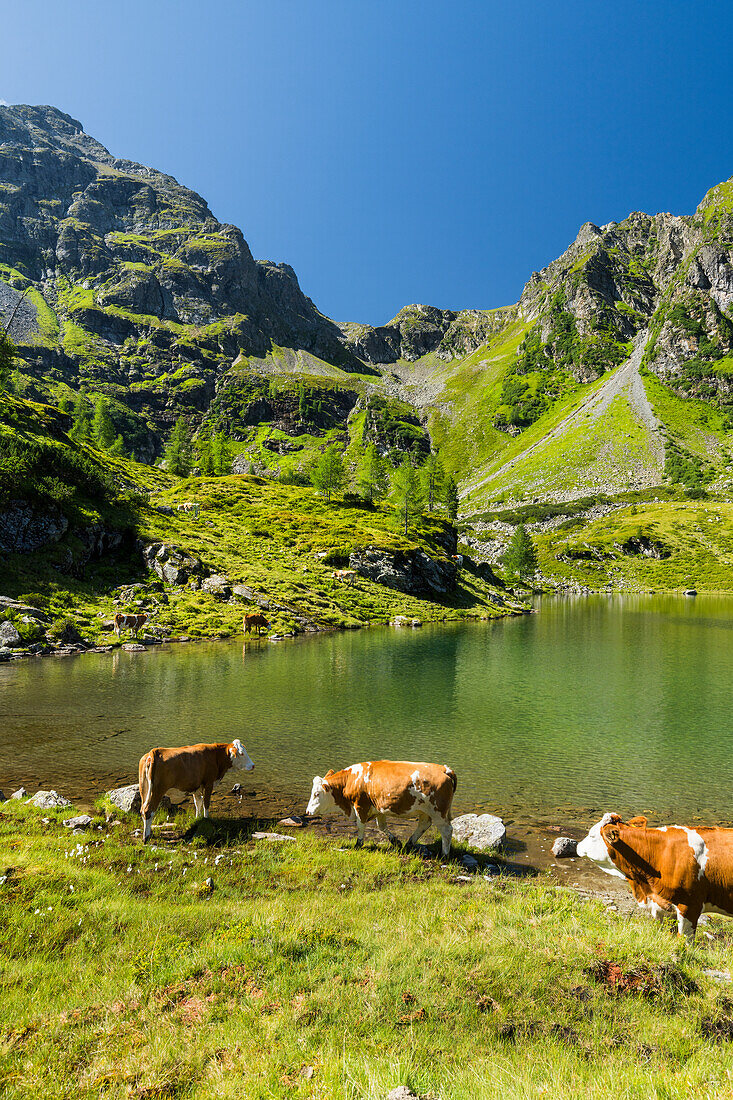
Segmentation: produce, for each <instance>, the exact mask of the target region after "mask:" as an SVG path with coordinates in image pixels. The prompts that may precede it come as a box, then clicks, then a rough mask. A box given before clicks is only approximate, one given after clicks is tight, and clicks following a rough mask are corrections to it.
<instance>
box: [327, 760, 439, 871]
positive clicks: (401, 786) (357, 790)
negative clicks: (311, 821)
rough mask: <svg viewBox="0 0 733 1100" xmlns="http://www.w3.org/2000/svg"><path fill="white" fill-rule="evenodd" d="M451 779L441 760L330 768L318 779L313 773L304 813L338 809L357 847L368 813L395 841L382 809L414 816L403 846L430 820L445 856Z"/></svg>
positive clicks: (401, 814) (395, 813)
mask: <svg viewBox="0 0 733 1100" xmlns="http://www.w3.org/2000/svg"><path fill="white" fill-rule="evenodd" d="M456 782H457V781H456V774H455V772H454V771H452V770H451V768H449V767H447V766H446V765H445V764H416V763H410V762H409V761H406V760H368V761H366V763H363V764H352V765H351V767H350V768H344V769H343V770H342V771H340V772H334V771H329V772H327V773H326V775H325V776H324V777H323V778H321V776H320V775H317V776H316V777H315V779H314V780H313V789H312V790H311V797H310V802H309V803H308V809H307V810H306V813H307V814H309V815H310V816H318V815H320V814H324V813H328V812H329V811H331V810H341V812H342V813H344V814H345V815H346V816H347V817H350V818H352V819H353V820H354V822H355V823H356V833H357V841H356V846H357V848H360V847H361V845H362V844H363V843H364V831H365V829H366V824H367V822H368V821H370V820H371V819H372V818H376V820H377V825H378V826H379V828H380V829H381V830H382V832H383V833H384V834H385V835H386V836H387V838H388V839H389V841H390V842H391V843H393V844H394V843H397V838H396V837H395V836H394V835H393V833H391V832H390V831H389V829H388V828H387V821H386V817H387V814H393V815H394V816H396V817H408V816H409V817H412V816H416V817H417V828H416V829H415V831H414V833H413V834H412V836H411V837H410V839H409V840H408V842H407V845H408V847H409V845H411V844H416V843H417V841H418V840H419V838H420V837H421V836H422V835H423V833H424V832H425V830H426V829H429V828H430V826H431V825H435V826H436V828H437V829H438V832H439V833H440V836H441V839H442V844H443V855H444V856H447V855H448V854H449V852H450V843H451V837H452V836H453V826H452V825H451V823H450V821H451V813H450V811H451V803H452V802H453V795H454V793H455V789H456Z"/></svg>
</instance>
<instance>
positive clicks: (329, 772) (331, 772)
mask: <svg viewBox="0 0 733 1100" xmlns="http://www.w3.org/2000/svg"><path fill="white" fill-rule="evenodd" d="M335 774H336V772H335V771H334V770H333V768H329V769H328V771H327V772H326V774H325V775H324V777H323V778H324V779H328V777H329V775H335Z"/></svg>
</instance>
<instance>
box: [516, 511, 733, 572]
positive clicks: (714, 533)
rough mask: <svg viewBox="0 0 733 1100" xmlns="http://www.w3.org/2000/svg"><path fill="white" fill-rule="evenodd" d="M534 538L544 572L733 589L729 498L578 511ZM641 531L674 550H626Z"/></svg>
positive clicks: (732, 528)
mask: <svg viewBox="0 0 733 1100" xmlns="http://www.w3.org/2000/svg"><path fill="white" fill-rule="evenodd" d="M533 538H534V540H535V543H536V546H537V550H538V556H539V559H540V568H541V570H542V572H543V574H544V575H545V576H549V577H553V578H554V579H555V580H557V581H560V582H561V583H571V582H572V583H576V584H581V585H584V586H586V587H589V588H602V587H605V586H607V585H609V584H610V585H612V586H613V587H614V588H627V589H645V590H648V589H650V588H652V589H661V590H679V589H685V588H692V587H694V588H697V589H699V590H700V591H709V592H715V591H730V590H731V589H733V504H731V503H729V502H724V501H713V500H709V501H683V500H679V501H660V502H658V503H653V502H649V503H640V504H632V505H630V506H627V507H622V508H620V509H618V510H616V511H613V512H610V513H609V514H607V515H603V516H602V517H600V518H598V519H595V520H592V521H591V522H583V521H582V520H579V519H577V518H573V519H571V520H569V521H568V524H567V525H566V526H565V527H563V526H560V527H557V528H555V529H554V530H551V531H546V532H544V533H542V532H537V533H533ZM639 538H645V539H649V540H651V542H653V543H656V544H659V546H661V547H663V548H664V552H666V553H667V554H668V556H667V557H664V558H660V559H656V558H649V557H644V556H642V555H640V554H638V553H637V554H631V553H629V552H628V551H627V552H626V553H624V552H623V551H622V549H621V547H622V546H624V545H625V544H627V543H628V542H629V540H630V539H639ZM578 555H582V556H578ZM563 559H565V560H563ZM568 559H570V560H568Z"/></svg>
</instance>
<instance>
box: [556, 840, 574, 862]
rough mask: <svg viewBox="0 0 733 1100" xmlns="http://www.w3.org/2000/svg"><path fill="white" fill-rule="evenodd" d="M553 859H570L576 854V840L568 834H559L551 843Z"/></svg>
mask: <svg viewBox="0 0 733 1100" xmlns="http://www.w3.org/2000/svg"><path fill="white" fill-rule="evenodd" d="M552 854H553V856H554V857H555V859H570V858H572V857H573V856H577V854H578V842H577V840H573V839H572V837H569V836H559V837H558V838H557V840H556V841H555V843H554V844H553V845H552Z"/></svg>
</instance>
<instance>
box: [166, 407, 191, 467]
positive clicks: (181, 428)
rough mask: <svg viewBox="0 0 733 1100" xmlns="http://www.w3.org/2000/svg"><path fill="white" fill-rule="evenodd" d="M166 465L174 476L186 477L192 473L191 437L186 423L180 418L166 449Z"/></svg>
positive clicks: (174, 426)
mask: <svg viewBox="0 0 733 1100" xmlns="http://www.w3.org/2000/svg"><path fill="white" fill-rule="evenodd" d="M165 463H166V467H167V469H168V470H169V471H170V472H171V473H172V474H178V475H179V477H185V476H186V474H188V473H190V471H191V437H190V435H189V431H188V428H187V426H186V421H185V420H184V419H183V417H182V416H179V417H178V420H176V422H175V424H174V425H173V429H172V430H171V434H170V437H169V439H168V443H167V444H166V448H165Z"/></svg>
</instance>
